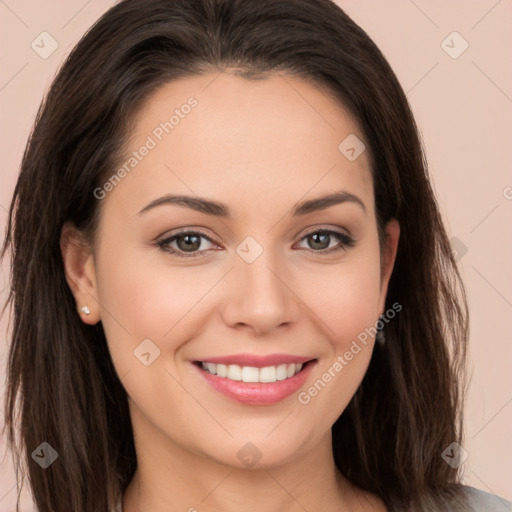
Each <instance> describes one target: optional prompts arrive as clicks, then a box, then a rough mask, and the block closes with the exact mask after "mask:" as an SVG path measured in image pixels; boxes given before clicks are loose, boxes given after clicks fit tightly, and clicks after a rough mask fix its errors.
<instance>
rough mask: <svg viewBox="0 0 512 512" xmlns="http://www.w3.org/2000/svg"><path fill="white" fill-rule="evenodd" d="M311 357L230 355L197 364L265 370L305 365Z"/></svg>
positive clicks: (206, 358)
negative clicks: (267, 368) (279, 366)
mask: <svg viewBox="0 0 512 512" xmlns="http://www.w3.org/2000/svg"><path fill="white" fill-rule="evenodd" d="M312 359H314V358H312V357H304V356H296V355H292V354H269V355H266V356H264V355H256V354H232V355H228V356H219V357H205V358H204V359H200V360H198V362H205V363H216V364H225V365H230V364H237V365H238V366H253V367H255V368H265V367H266V366H278V365H280V364H291V363H307V362H308V361H311V360H312Z"/></svg>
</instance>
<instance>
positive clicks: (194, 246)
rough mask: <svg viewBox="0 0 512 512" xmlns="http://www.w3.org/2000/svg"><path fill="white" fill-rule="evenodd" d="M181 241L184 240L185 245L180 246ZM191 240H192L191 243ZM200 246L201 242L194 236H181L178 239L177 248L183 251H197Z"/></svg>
mask: <svg viewBox="0 0 512 512" xmlns="http://www.w3.org/2000/svg"><path fill="white" fill-rule="evenodd" d="M181 240H185V241H186V243H185V244H180V241H181ZM191 240H193V241H192V242H191ZM200 245H201V241H200V240H199V237H198V236H196V235H183V236H181V237H180V238H179V239H178V246H179V247H180V249H182V250H185V251H190V250H194V249H199V246H200Z"/></svg>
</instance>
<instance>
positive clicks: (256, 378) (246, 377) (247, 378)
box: [201, 362, 303, 382]
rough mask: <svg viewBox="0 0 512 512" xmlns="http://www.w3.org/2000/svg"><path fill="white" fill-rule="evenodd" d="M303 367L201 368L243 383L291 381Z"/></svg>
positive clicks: (205, 365)
mask: <svg viewBox="0 0 512 512" xmlns="http://www.w3.org/2000/svg"><path fill="white" fill-rule="evenodd" d="M302 366H303V365H302V364H301V363H290V364H280V365H278V366H265V367H264V368H256V367H254V366H239V365H237V364H228V365H226V364H220V363H219V364H215V363H207V362H202V363H201V368H202V369H203V370H205V371H207V372H209V373H211V374H213V375H217V376H218V377H225V378H228V379H231V380H238V381H240V380H241V381H243V382H276V381H278V380H285V379H289V378H291V377H293V376H294V375H296V374H297V373H299V372H300V370H301V369H302Z"/></svg>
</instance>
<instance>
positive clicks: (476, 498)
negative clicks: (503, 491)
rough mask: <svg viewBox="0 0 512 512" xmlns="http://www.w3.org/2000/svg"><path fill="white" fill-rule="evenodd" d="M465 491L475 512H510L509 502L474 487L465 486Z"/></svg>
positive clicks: (511, 508)
mask: <svg viewBox="0 0 512 512" xmlns="http://www.w3.org/2000/svg"><path fill="white" fill-rule="evenodd" d="M466 490H467V492H468V494H469V496H470V499H471V506H472V507H473V509H474V510H475V512H512V502H510V501H507V500H505V499H503V498H500V497H499V496H496V495H495V494H490V493H488V492H484V491H480V490H479V489H475V488H474V487H468V486H466Z"/></svg>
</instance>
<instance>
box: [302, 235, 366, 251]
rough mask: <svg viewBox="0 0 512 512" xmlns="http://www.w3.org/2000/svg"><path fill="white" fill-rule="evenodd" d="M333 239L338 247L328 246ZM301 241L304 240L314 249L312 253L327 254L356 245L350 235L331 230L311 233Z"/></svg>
mask: <svg viewBox="0 0 512 512" xmlns="http://www.w3.org/2000/svg"><path fill="white" fill-rule="evenodd" d="M333 238H334V239H335V240H337V241H338V245H337V246H334V247H333V246H331V245H330V242H332V241H333ZM302 240H305V241H306V242H307V243H308V244H309V245H310V247H312V248H313V249H314V251H313V252H322V253H324V252H326V253H329V254H331V253H333V252H336V251H340V250H345V249H347V248H351V247H354V245H355V244H356V241H355V240H354V239H353V238H352V237H351V236H350V235H347V234H346V233H343V232H342V231H336V230H333V229H317V230H316V231H311V232H309V233H308V234H306V236H304V237H303V238H302Z"/></svg>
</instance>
